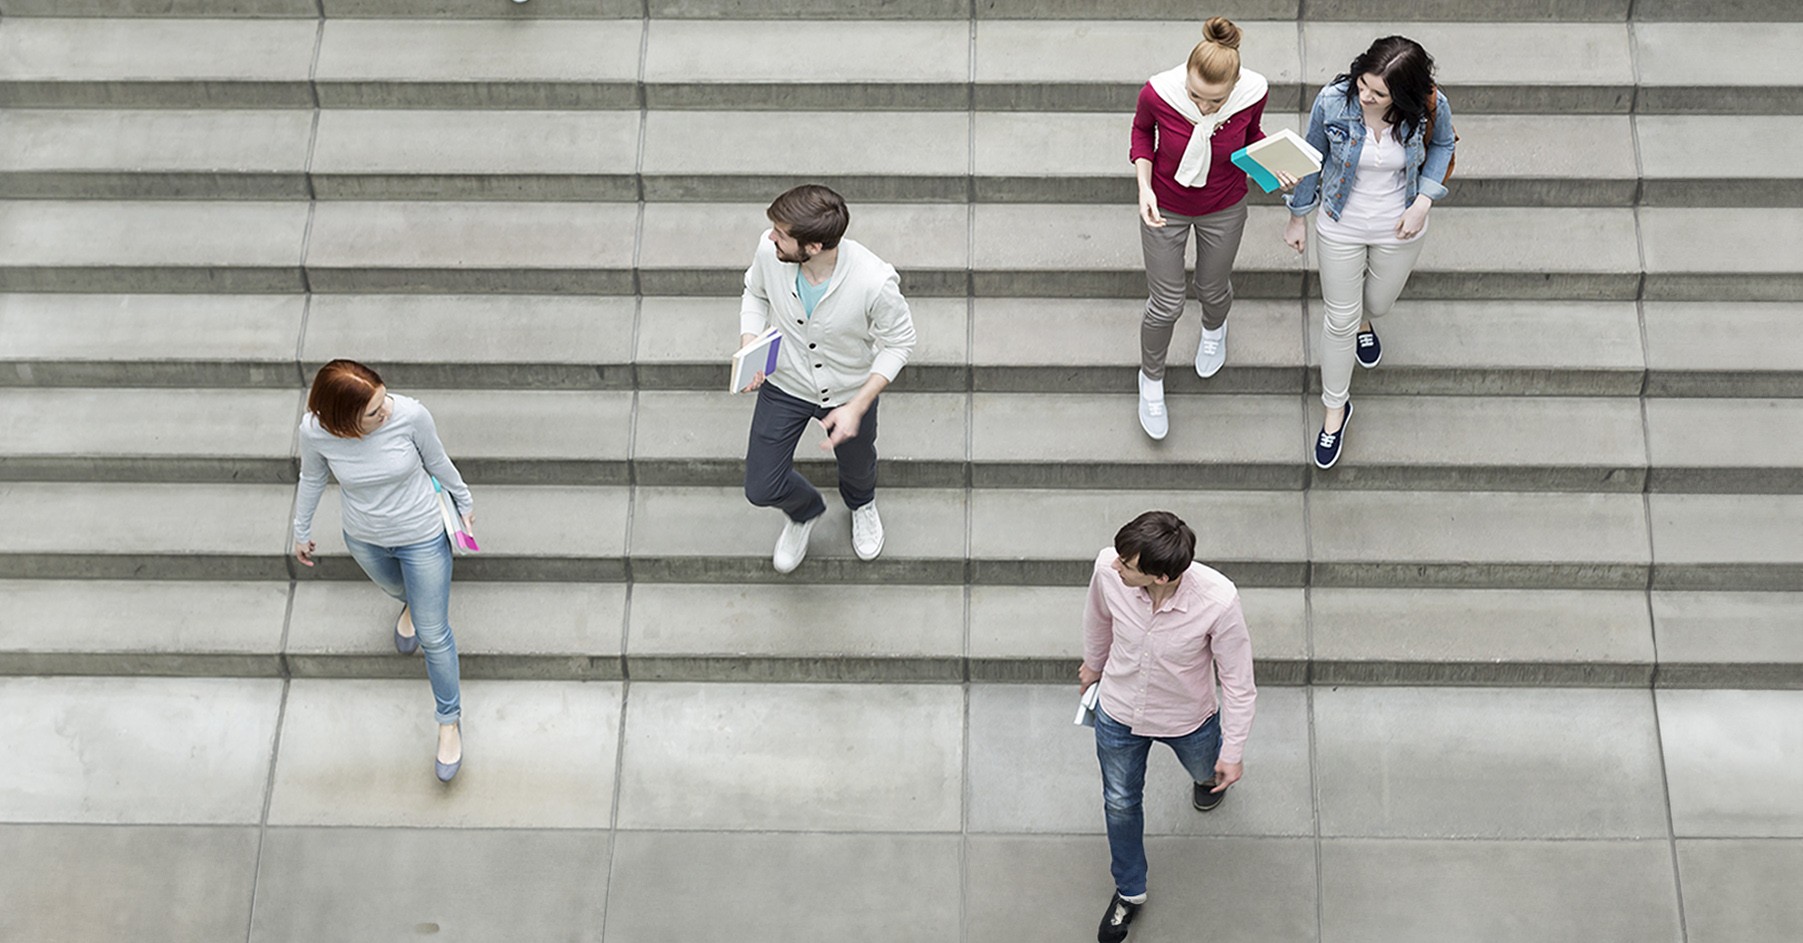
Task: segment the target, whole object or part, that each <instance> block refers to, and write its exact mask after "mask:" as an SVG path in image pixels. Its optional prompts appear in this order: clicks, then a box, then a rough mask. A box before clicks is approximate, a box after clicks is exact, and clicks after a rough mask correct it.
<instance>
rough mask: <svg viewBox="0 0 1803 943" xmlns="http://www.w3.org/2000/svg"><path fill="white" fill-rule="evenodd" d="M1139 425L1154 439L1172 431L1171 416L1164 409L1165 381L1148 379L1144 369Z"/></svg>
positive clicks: (1141, 376) (1140, 390) (1140, 378)
mask: <svg viewBox="0 0 1803 943" xmlns="http://www.w3.org/2000/svg"><path fill="white" fill-rule="evenodd" d="M1139 427H1140V428H1141V429H1144V430H1146V435H1149V436H1151V437H1152V438H1153V439H1154V440H1157V439H1162V438H1164V437H1165V436H1166V435H1168V434H1170V431H1171V417H1170V416H1169V415H1167V414H1166V413H1165V409H1164V381H1163V380H1148V379H1146V375H1145V373H1144V372H1143V371H1142V372H1141V373H1140V375H1139Z"/></svg>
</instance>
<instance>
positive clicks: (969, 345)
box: [0, 294, 1803, 398]
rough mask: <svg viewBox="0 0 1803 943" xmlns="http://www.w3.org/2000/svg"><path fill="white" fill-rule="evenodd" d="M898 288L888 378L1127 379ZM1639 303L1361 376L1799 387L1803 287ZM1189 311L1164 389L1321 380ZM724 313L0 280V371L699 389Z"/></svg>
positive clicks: (1541, 311) (3, 381)
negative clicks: (1800, 292) (901, 347)
mask: <svg viewBox="0 0 1803 943" xmlns="http://www.w3.org/2000/svg"><path fill="white" fill-rule="evenodd" d="M911 306H912V308H913V312H914V319H915V324H916V326H917V328H918V329H919V333H920V343H919V346H918V347H916V349H915V352H914V356H913V358H912V359H911V360H910V361H909V365H908V368H907V369H906V370H905V371H903V373H902V375H901V377H900V379H899V381H898V383H897V384H896V387H895V390H896V392H963V391H966V390H969V389H973V388H974V390H975V391H976V392H979V393H1131V392H1133V391H1134V381H1133V375H1134V366H1135V360H1136V358H1137V356H1138V353H1137V342H1136V340H1135V338H1136V337H1137V335H1138V330H1139V321H1140V317H1141V311H1142V308H1143V305H1142V304H1141V303H1140V302H1138V301H1134V300H1128V299H1114V300H1106V299H1099V300H1092V299H1057V298H978V299H974V300H969V301H967V300H964V299H955V298H916V299H912V304H911ZM1309 307H1310V308H1311V309H1312V308H1315V307H1317V305H1316V304H1315V303H1314V302H1312V301H1311V302H1310V303H1309ZM1638 307H1640V308H1643V309H1644V320H1645V346H1644V350H1643V346H1642V339H1641V335H1642V330H1641V320H1642V317H1643V314H1642V312H1641V311H1639V310H1637V306H1636V305H1634V304H1632V303H1628V302H1524V301H1457V300H1449V301H1403V302H1401V303H1400V304H1398V305H1397V307H1396V309H1395V311H1393V312H1392V313H1391V314H1390V316H1389V317H1387V318H1385V319H1383V321H1382V322H1381V323H1380V325H1379V332H1380V334H1381V336H1382V337H1383V339H1384V349H1385V352H1384V363H1383V366H1382V367H1380V368H1378V369H1376V370H1369V371H1359V372H1358V380H1357V385H1356V390H1357V392H1358V394H1359V395H1360V396H1368V395H1372V394H1385V395H1389V394H1407V395H1429V396H1445V395H1456V396H1463V395H1488V396H1543V395H1544V396H1636V395H1640V394H1641V392H1642V390H1643V389H1644V391H1645V394H1646V395H1647V396H1652V397H1713V396H1723V397H1737V398H1772V397H1798V396H1803V356H1800V355H1799V353H1798V352H1797V351H1796V350H1793V349H1792V347H1793V345H1785V344H1773V343H1771V338H1773V337H1778V336H1784V335H1786V334H1787V333H1788V332H1789V331H1791V330H1792V328H1793V325H1794V323H1795V322H1796V320H1797V318H1798V316H1799V315H1798V311H1799V308H1798V306H1797V305H1796V304H1786V303H1731V302H1711V303H1703V302H1647V303H1645V304H1644V305H1642V306H1638ZM1193 308H1194V306H1193V305H1192V310H1191V311H1190V312H1189V313H1188V314H1187V315H1185V317H1184V318H1183V319H1182V320H1180V321H1179V322H1178V324H1177V328H1176V336H1175V337H1174V339H1173V341H1172V344H1171V351H1172V353H1171V361H1172V363H1173V365H1174V367H1173V369H1172V370H1170V372H1169V373H1168V374H1167V376H1166V381H1165V382H1166V389H1167V390H1169V391H1170V392H1172V393H1174V394H1187V393H1208V394H1217V393H1221V394H1243V393H1297V392H1302V391H1308V392H1318V391H1319V388H1320V384H1319V377H1318V376H1317V374H1316V372H1315V370H1314V366H1315V364H1316V362H1317V359H1316V354H1315V353H1314V349H1315V347H1316V346H1317V345H1318V343H1319V334H1320V329H1319V322H1318V320H1316V318H1318V315H1315V314H1314V313H1312V311H1310V312H1306V313H1305V311H1304V310H1303V305H1302V304H1299V303H1297V302H1294V301H1277V300H1259V299H1243V300H1240V301H1239V302H1237V303H1236V304H1235V306H1234V312H1233V320H1232V321H1231V322H1230V323H1231V324H1232V327H1231V328H1230V332H1229V336H1230V356H1229V360H1228V363H1227V366H1226V367H1225V368H1223V369H1222V371H1221V372H1220V373H1219V374H1217V375H1216V376H1215V377H1213V378H1211V379H1209V380H1206V381H1204V380H1200V379H1198V378H1196V376H1195V375H1194V373H1193V372H1191V371H1189V370H1188V369H1187V368H1186V367H1185V364H1186V359H1187V357H1188V355H1189V351H1190V350H1191V349H1192V348H1193V347H1194V346H1195V344H1196V340H1197V337H1198V334H1199V332H1200V330H1201V328H1200V327H1199V324H1200V315H1199V314H1198V313H1197V312H1196V311H1195V310H1193ZM735 312H736V306H735V304H734V303H733V302H732V301H731V300H730V299H725V298H657V297H653V298H644V299H637V300H635V299H632V298H628V297H600V296H577V297H571V296H561V295H361V294H344V295H326V294H321V295H312V296H302V295H230V294H219V295H145V294H136V295H84V294H0V386H78V387H108V386H127V387H184V388H203V387H209V388H211V387H227V388H260V387H276V388H289V389H294V388H300V387H303V386H304V385H305V384H306V383H308V382H309V381H310V380H311V377H312V374H313V371H315V370H316V369H318V367H319V365H320V364H322V363H324V362H325V361H327V360H329V359H332V358H333V357H339V356H349V357H352V358H355V359H359V360H363V361H364V362H367V363H370V364H372V365H374V366H375V367H376V368H377V369H378V370H380V371H381V373H382V375H383V377H384V378H385V379H387V380H389V381H390V382H392V383H393V384H394V386H395V387H396V388H398V389H415V390H418V389H596V390H608V389H612V390H623V389H632V388H634V387H635V386H636V387H637V388H638V389H641V390H694V391H709V390H717V389H720V388H721V384H722V382H723V381H722V376H723V373H722V371H723V369H724V368H723V367H722V365H721V364H722V357H723V356H724V352H725V351H726V350H727V349H728V348H730V347H731V346H732V344H733V343H734V341H736V337H737V335H736V333H735V332H736V331H737V322H736V321H735V320H733V317H734V313H735ZM303 319H304V321H305V331H304V334H303V331H302V322H303ZM1703 325H1707V328H1706V329H1704V328H1703V327H1702V326H1703ZM722 332H724V333H722ZM471 338H480V342H479V343H472V342H471V340H470V339H471ZM722 338H725V340H722ZM1305 346H1306V347H1307V348H1308V349H1309V350H1310V353H1309V355H1308V359H1307V360H1306V361H1305V360H1304V357H1303V354H1302V351H1303V349H1304V347H1305ZM297 349H298V350H299V351H300V355H299V358H298V359H297V358H296V355H295V351H296V350H297ZM1649 363H1650V364H1651V367H1650V368H1649V366H1648V364H1649ZM1305 364H1306V369H1305ZM1179 367H1185V368H1184V369H1178V368H1179Z"/></svg>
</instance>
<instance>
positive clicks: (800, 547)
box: [774, 517, 820, 573]
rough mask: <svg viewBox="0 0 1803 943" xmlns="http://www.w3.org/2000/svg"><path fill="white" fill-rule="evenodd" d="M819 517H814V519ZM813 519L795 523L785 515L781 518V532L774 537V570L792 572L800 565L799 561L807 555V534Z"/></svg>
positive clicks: (810, 531)
mask: <svg viewBox="0 0 1803 943" xmlns="http://www.w3.org/2000/svg"><path fill="white" fill-rule="evenodd" d="M817 520H820V518H818V517H816V518H814V521H817ZM814 521H808V522H807V523H805V524H797V523H795V522H794V521H792V520H790V519H789V518H787V517H784V518H783V532H782V533H781V534H779V535H778V536H777V538H776V558H775V561H774V562H775V563H776V572H778V573H793V572H795V568H796V567H798V566H801V561H803V560H805V559H807V556H808V535H809V534H811V533H813V531H814Z"/></svg>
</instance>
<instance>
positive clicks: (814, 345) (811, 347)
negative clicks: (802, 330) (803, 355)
mask: <svg viewBox="0 0 1803 943" xmlns="http://www.w3.org/2000/svg"><path fill="white" fill-rule="evenodd" d="M818 346H820V345H819V344H809V345H808V349H809V350H813V349H814V348H816V347H818Z"/></svg>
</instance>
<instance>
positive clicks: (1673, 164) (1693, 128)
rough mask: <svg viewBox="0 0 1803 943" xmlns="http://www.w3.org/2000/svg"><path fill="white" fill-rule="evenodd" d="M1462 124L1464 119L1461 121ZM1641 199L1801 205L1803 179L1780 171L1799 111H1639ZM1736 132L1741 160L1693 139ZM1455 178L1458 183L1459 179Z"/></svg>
mask: <svg viewBox="0 0 1803 943" xmlns="http://www.w3.org/2000/svg"><path fill="white" fill-rule="evenodd" d="M1460 125H1461V127H1462V126H1463V125H1464V120H1463V119H1461V120H1460ZM1634 132H1635V139H1636V142H1637V143H1638V145H1639V150H1640V163H1641V169H1640V175H1641V197H1640V198H1641V201H1642V202H1643V203H1644V204H1645V205H1648V206H1698V207H1703V206H1714V207H1722V206H1747V207H1758V206H1766V207H1770V206H1797V205H1799V204H1800V203H1803V182H1800V181H1798V180H1795V179H1788V178H1786V177H1785V176H1784V174H1785V173H1786V172H1785V171H1781V170H1778V168H1780V167H1785V166H1787V164H1788V163H1789V162H1788V161H1787V160H1786V159H1785V157H1784V156H1783V155H1787V154H1792V153H1795V152H1796V150H1797V148H1799V147H1803V117H1798V116H1795V115H1731V116H1730V115H1637V116H1635V118H1634ZM1729 135H1733V136H1734V137H1735V139H1736V141H1737V143H1736V148H1737V151H1738V153H1739V155H1740V156H1739V159H1737V160H1735V161H1734V162H1731V163H1725V162H1722V161H1719V160H1718V161H1713V162H1711V161H1709V160H1708V158H1707V157H1706V156H1704V155H1703V154H1701V153H1699V152H1698V151H1697V150H1696V149H1695V148H1694V147H1692V146H1691V143H1692V142H1694V141H1698V140H1725V139H1727V138H1728V136H1729ZM1456 179H1457V178H1455V182H1456Z"/></svg>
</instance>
